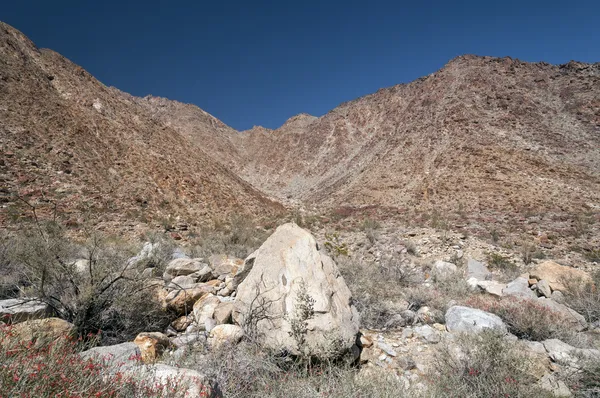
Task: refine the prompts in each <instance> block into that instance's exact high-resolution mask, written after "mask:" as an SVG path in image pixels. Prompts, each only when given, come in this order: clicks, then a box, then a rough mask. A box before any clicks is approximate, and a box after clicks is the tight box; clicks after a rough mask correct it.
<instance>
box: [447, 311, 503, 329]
mask: <svg viewBox="0 0 600 398" xmlns="http://www.w3.org/2000/svg"><path fill="white" fill-rule="evenodd" d="M445 318H446V329H448V331H449V332H453V333H454V332H464V333H478V332H481V331H482V330H483V329H496V330H498V331H500V332H502V333H507V328H506V325H505V324H504V322H503V321H502V319H501V318H500V317H499V316H497V315H494V314H490V313H489V312H485V311H482V310H478V309H475V308H469V307H462V306H458V305H455V306H453V307H450V308H449V309H448V311H446V317H445Z"/></svg>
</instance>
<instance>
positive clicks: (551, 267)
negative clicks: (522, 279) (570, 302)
mask: <svg viewBox="0 0 600 398" xmlns="http://www.w3.org/2000/svg"><path fill="white" fill-rule="evenodd" d="M529 275H530V276H531V277H532V278H536V279H537V280H542V279H544V280H545V281H547V282H548V285H550V289H552V290H560V291H564V290H565V289H566V286H565V283H566V282H568V281H578V282H579V283H591V282H592V278H591V276H590V274H588V273H587V272H585V271H583V270H580V269H577V268H572V267H566V266H564V265H560V264H558V263H555V262H554V261H550V260H549V261H544V262H542V263H540V264H538V265H537V266H536V267H535V268H534V269H533V270H532V271H531V272H529Z"/></svg>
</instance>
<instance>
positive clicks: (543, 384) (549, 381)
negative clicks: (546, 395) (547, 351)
mask: <svg viewBox="0 0 600 398" xmlns="http://www.w3.org/2000/svg"><path fill="white" fill-rule="evenodd" d="M539 385H540V388H541V389H542V390H546V391H549V392H550V393H552V395H553V396H555V397H562V398H567V397H572V396H573V394H572V393H571V390H569V387H567V385H566V384H565V382H564V381H562V380H558V379H557V378H556V377H555V376H554V375H553V374H551V373H546V374H545V375H544V376H543V377H542V379H541V380H540V382H539Z"/></svg>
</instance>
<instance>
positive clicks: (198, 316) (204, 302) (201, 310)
mask: <svg viewBox="0 0 600 398" xmlns="http://www.w3.org/2000/svg"><path fill="white" fill-rule="evenodd" d="M219 304H221V300H219V298H218V297H217V296H215V295H214V294H207V295H206V296H204V297H202V298H201V299H200V300H198V301H197V302H196V303H195V304H194V320H195V321H196V325H197V326H198V327H199V328H200V330H206V322H207V321H208V320H209V319H213V315H214V313H215V310H216V309H217V307H218V306H219Z"/></svg>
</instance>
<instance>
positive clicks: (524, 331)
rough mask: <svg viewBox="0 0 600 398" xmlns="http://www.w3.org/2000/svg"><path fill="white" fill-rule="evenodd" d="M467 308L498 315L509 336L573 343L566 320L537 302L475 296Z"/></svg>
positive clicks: (467, 301) (467, 302) (467, 303)
mask: <svg viewBox="0 0 600 398" xmlns="http://www.w3.org/2000/svg"><path fill="white" fill-rule="evenodd" d="M465 305H467V306H469V307H473V308H479V309H481V310H484V311H487V312H491V313H493V314H496V315H498V316H499V317H500V318H502V320H504V322H505V323H506V326H507V327H508V330H509V332H510V333H512V334H514V335H515V336H517V337H519V338H521V339H527V340H533V341H543V340H547V339H554V338H555V339H561V340H567V341H568V340H570V339H571V338H572V336H573V331H572V330H571V328H570V327H569V323H568V322H567V319H565V317H564V316H563V315H562V314H560V313H557V312H554V311H552V310H550V309H549V308H548V307H546V306H544V305H542V304H538V303H536V302H535V301H534V300H527V299H516V298H509V297H505V298H502V299H493V298H491V297H489V296H483V295H480V296H474V297H471V298H469V299H468V300H466V302H465Z"/></svg>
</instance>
